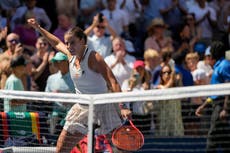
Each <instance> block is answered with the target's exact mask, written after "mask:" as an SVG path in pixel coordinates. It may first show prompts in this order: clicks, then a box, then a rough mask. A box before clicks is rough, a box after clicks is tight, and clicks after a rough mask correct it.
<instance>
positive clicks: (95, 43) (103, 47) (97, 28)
mask: <svg viewBox="0 0 230 153" xmlns="http://www.w3.org/2000/svg"><path fill="white" fill-rule="evenodd" d="M99 16H100V15H99V14H97V15H96V16H94V18H93V22H92V24H91V25H90V26H89V27H88V28H87V29H86V30H85V31H84V32H85V34H86V35H87V36H88V41H87V45H88V46H89V48H91V49H93V50H96V51H97V52H98V53H99V54H100V55H101V56H102V57H104V58H105V57H106V56H108V55H110V54H111V53H112V40H113V39H114V38H115V37H116V35H117V34H116V32H115V31H114V29H113V28H112V27H111V26H110V25H109V22H108V21H107V19H106V17H105V16H102V17H99ZM106 29H108V30H109V32H110V34H111V35H110V36H105V31H106ZM91 32H92V33H93V34H92V33H91ZM91 34H92V35H91ZM90 35H91V36H90Z"/></svg>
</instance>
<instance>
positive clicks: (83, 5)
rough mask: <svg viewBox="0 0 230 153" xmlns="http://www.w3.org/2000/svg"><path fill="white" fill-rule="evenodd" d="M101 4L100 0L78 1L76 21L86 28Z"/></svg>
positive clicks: (99, 9) (100, 8) (101, 6)
mask: <svg viewBox="0 0 230 153" xmlns="http://www.w3.org/2000/svg"><path fill="white" fill-rule="evenodd" d="M102 8H103V5H102V2H101V0H94V1H92V0H83V1H80V5H79V10H80V15H79V16H78V17H79V19H78V22H80V24H81V25H82V28H83V29H85V28H87V27H88V26H89V25H90V24H91V21H93V17H94V16H95V15H96V14H97V13H98V12H100V11H101V10H102Z"/></svg>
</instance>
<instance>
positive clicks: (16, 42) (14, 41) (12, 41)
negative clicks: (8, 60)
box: [9, 39, 20, 44]
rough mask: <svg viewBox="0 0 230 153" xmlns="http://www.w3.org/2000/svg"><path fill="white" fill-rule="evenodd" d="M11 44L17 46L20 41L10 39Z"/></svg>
mask: <svg viewBox="0 0 230 153" xmlns="http://www.w3.org/2000/svg"><path fill="white" fill-rule="evenodd" d="M9 42H10V43H11V44H18V43H19V42H20V41H19V40H18V39H11V40H9Z"/></svg>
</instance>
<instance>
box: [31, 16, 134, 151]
mask: <svg viewBox="0 0 230 153" xmlns="http://www.w3.org/2000/svg"><path fill="white" fill-rule="evenodd" d="M28 23H29V25H31V26H32V27H33V28H34V29H35V30H37V31H38V32H40V33H41V34H42V35H43V36H44V37H45V38H46V39H47V40H48V41H49V43H50V44H51V45H52V46H53V47H54V48H55V49H56V50H58V51H61V52H62V53H64V54H66V55H67V57H68V60H69V69H70V75H71V78H72V80H73V82H74V86H75V89H76V93H77V94H100V93H106V92H108V91H112V92H120V91H121V89H120V86H119V84H118V82H117V80H116V79H115V77H114V75H113V73H112V71H111V70H110V68H109V67H108V66H107V65H106V63H105V62H104V60H103V58H102V57H101V56H100V55H99V54H98V53H97V52H95V51H93V50H91V49H90V48H88V47H87V45H86V42H87V36H86V35H85V33H84V31H83V30H82V29H80V28H78V27H74V28H72V29H70V30H69V31H67V32H66V34H65V36H64V40H65V43H63V42H62V41H61V40H59V39H58V38H57V37H55V36H54V35H53V34H51V33H50V32H48V31H47V30H45V29H44V28H42V27H41V26H40V25H39V24H38V22H37V21H36V20H35V19H29V20H28ZM120 106H121V105H120ZM117 108H118V107H117V105H115V104H103V105H98V106H97V105H96V106H95V109H94V122H95V124H100V127H99V128H98V131H97V132H98V134H109V133H110V132H111V131H112V130H113V129H115V128H116V127H118V126H120V125H121V119H120V113H121V115H122V116H123V117H129V116H130V114H131V112H130V110H128V109H125V108H122V107H120V108H121V111H120V112H119V111H118V109H117ZM87 124H88V106H86V105H83V104H78V103H77V104H75V105H74V106H73V107H72V108H71V109H70V111H69V112H68V114H67V116H66V123H65V125H64V127H63V130H62V132H61V134H60V135H59V138H58V142H57V146H56V152H57V153H67V152H68V153H69V152H70V151H71V149H72V148H73V147H74V145H76V143H77V142H78V141H79V140H81V139H82V138H83V136H85V135H87V131H88V125H87Z"/></svg>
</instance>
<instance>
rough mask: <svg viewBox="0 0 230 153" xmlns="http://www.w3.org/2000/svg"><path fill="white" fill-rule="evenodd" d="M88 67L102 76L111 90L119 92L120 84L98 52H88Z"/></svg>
mask: <svg viewBox="0 0 230 153" xmlns="http://www.w3.org/2000/svg"><path fill="white" fill-rule="evenodd" d="M89 68H90V69H92V70H93V71H95V72H97V73H100V74H101V75H102V76H103V78H104V79H105V81H106V83H107V85H108V87H109V88H110V90H111V91H112V92H121V88H120V85H119V83H118V82H117V80H116V78H115V76H114V75H113V72H112V71H111V69H110V68H109V67H108V65H107V64H106V63H105V61H104V59H103V58H102V57H101V56H100V55H99V54H98V53H96V52H92V53H91V54H90V57H89Z"/></svg>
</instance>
